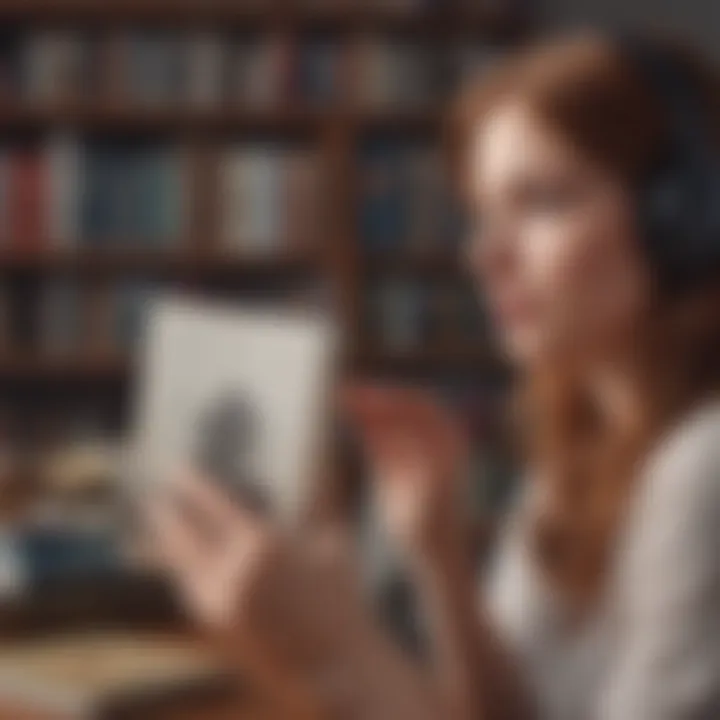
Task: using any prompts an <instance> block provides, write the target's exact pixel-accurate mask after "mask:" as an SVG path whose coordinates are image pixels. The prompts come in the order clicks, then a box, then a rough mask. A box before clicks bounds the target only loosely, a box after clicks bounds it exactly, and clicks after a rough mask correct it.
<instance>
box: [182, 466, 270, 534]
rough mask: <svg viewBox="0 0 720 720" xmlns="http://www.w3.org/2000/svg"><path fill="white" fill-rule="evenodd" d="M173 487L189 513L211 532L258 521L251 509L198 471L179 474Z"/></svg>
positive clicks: (218, 532)
mask: <svg viewBox="0 0 720 720" xmlns="http://www.w3.org/2000/svg"><path fill="white" fill-rule="evenodd" d="M174 491H175V493H176V496H177V498H178V500H179V501H180V502H182V503H183V505H184V506H185V507H186V508H187V510H188V511H189V514H191V515H192V517H193V518H195V520H196V522H198V523H200V524H202V525H203V526H205V528H206V531H207V532H209V533H211V534H214V535H219V536H223V535H226V534H229V532H230V531H238V530H240V529H243V528H248V529H251V528H254V527H256V526H257V525H259V524H260V520H259V519H258V518H257V516H256V515H255V514H254V513H252V512H251V511H250V510H248V509H247V508H245V507H243V506H242V505H241V504H240V503H239V502H237V501H235V500H233V499H232V498H231V497H230V496H229V495H228V494H227V493H225V492H224V491H223V490H222V489H221V488H220V487H219V486H218V485H217V484H216V483H215V482H213V480H212V479H210V478H206V477H203V476H201V475H200V474H198V473H195V472H185V473H183V474H181V476H180V477H179V478H178V481H177V483H176V485H175V487H174Z"/></svg>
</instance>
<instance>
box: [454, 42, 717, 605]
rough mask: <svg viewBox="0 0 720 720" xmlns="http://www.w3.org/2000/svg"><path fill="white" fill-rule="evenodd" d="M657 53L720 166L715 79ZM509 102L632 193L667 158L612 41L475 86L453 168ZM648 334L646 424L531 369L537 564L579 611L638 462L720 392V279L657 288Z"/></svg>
mask: <svg viewBox="0 0 720 720" xmlns="http://www.w3.org/2000/svg"><path fill="white" fill-rule="evenodd" d="M652 42H659V43H660V46H661V49H662V50H663V52H667V53H671V54H672V55H671V56H672V58H673V59H674V60H675V61H676V62H677V63H678V64H680V66H681V67H682V69H683V72H684V73H686V74H687V77H688V78H689V79H690V81H691V82H693V83H695V84H696V86H697V93H698V95H699V97H700V98H701V100H702V103H701V105H702V111H703V112H704V113H706V114H707V118H706V119H707V122H706V123H705V125H706V126H707V127H708V128H709V129H710V132H711V133H712V134H713V135H712V137H711V138H710V142H712V143H715V146H716V147H715V149H716V151H717V152H718V153H719V156H720V73H718V72H717V71H716V70H715V69H714V68H713V67H712V66H711V65H710V64H708V63H706V62H704V61H703V60H701V59H700V58H698V57H697V56H695V55H693V54H691V53H688V52H687V50H686V49H684V48H681V47H680V46H677V45H675V44H668V43H665V42H664V41H662V42H661V41H656V40H652ZM506 98H513V99H515V98H520V99H522V100H523V101H524V102H526V104H527V106H528V107H529V108H530V109H531V110H532V111H533V112H534V113H536V114H537V116H538V117H539V118H540V119H542V121H544V122H545V123H547V124H549V127H551V128H552V129H553V130H555V131H556V132H559V133H560V134H561V135H562V136H563V137H564V138H566V139H567V140H568V141H569V142H571V143H572V144H574V146H575V147H576V148H578V149H580V150H581V151H582V152H583V153H584V154H585V156H586V157H588V158H589V159H591V160H592V161H594V162H596V163H599V164H600V165H601V166H602V167H604V168H606V169H608V170H609V171H610V172H612V173H613V174H614V175H615V176H616V177H617V178H618V180H619V181H620V182H622V183H624V184H626V186H627V187H628V188H632V187H634V186H636V183H638V182H641V179H642V178H643V177H645V176H646V174H647V173H648V171H649V170H650V168H651V167H652V164H653V162H654V161H656V159H657V158H658V156H660V155H661V153H662V152H663V150H664V149H665V148H666V147H667V143H668V133H669V132H670V122H671V118H670V116H669V115H670V113H669V112H668V109H667V108H666V107H664V106H663V102H662V100H660V99H659V98H657V96H656V95H654V94H653V92H652V91H651V90H650V89H649V88H648V87H647V84H646V83H645V82H643V78H642V77H640V76H639V75H638V73H637V69H636V68H633V67H632V65H631V64H630V63H628V62H627V60H626V59H625V58H624V56H623V54H622V53H621V52H620V51H619V50H618V49H617V48H616V47H615V45H614V43H613V41H612V40H611V39H609V38H605V37H603V36H586V35H582V36H576V37H571V38H568V39H566V40H563V41H560V42H553V43H548V44H542V45H539V46H534V47H531V48H529V49H526V50H523V51H521V52H520V53H519V54H517V55H515V56H513V57H511V58H510V59H509V60H507V61H505V62H503V63H502V64H500V66H499V67H497V68H496V69H494V70H491V71H490V73H489V74H488V75H486V76H485V77H484V78H483V79H482V81H480V82H478V83H475V84H474V85H473V86H471V87H469V88H468V89H467V91H466V92H465V93H464V94H463V95H462V97H461V99H460V102H459V103H458V106H457V108H456V112H455V113H454V115H453V120H452V127H451V134H450V137H451V142H452V143H453V148H452V149H453V156H454V159H455V160H456V161H457V162H459V163H460V164H462V163H463V162H467V158H468V157H469V153H467V147H468V141H469V140H470V137H471V134H472V133H473V131H476V129H477V127H478V124H480V123H482V121H483V118H484V116H485V113H487V112H488V111H489V110H490V109H491V108H493V107H496V106H497V104H498V103H501V102H502V101H503V100H504V99H506ZM462 171H463V168H462V167H460V177H463V176H464V175H465V173H463V172H462ZM465 176H466V175H465ZM678 242H682V238H678ZM718 242H720V238H718ZM641 324H642V327H639V328H638V330H637V334H636V338H635V347H634V348H633V358H634V360H635V362H636V364H637V373H636V375H637V378H638V387H637V388H636V391H637V400H638V402H637V405H638V412H639V413H641V414H639V415H638V416H637V418H636V419H635V422H634V423H633V426H632V427H629V428H616V427H613V426H612V425H610V424H608V423H604V422H603V419H602V417H600V416H599V413H598V412H597V408H596V407H594V403H593V401H592V400H591V398H590V397H589V396H588V395H587V393H586V392H585V390H584V388H583V386H582V382H581V381H580V380H577V381H576V380H575V375H574V374H573V373H571V372H569V371H568V368H559V367H557V366H555V367H553V368H549V369H542V368H536V369H534V371H533V372H531V373H529V375H530V377H528V378H525V380H524V382H523V383H522V388H521V392H520V399H521V408H522V411H523V417H524V419H525V420H527V422H526V423H525V428H526V429H527V432H526V433H524V437H525V439H526V441H527V442H526V445H525V447H526V451H527V455H528V461H529V462H530V464H531V466H532V467H533V469H534V470H536V471H537V472H536V474H535V475H534V477H535V478H536V480H534V481H536V482H538V483H540V484H541V485H542V495H543V498H544V499H545V500H546V501H547V503H546V504H544V505H543V507H544V510H543V512H542V513H541V514H539V516H538V517H537V519H536V521H535V523H534V524H533V526H532V527H533V532H532V538H531V540H532V543H533V548H534V552H535V557H536V558H537V560H538V562H539V563H540V565H541V567H542V568H543V570H544V571H545V574H546V575H547V576H548V577H549V578H550V580H551V582H552V583H553V585H554V586H555V587H557V588H558V589H560V590H561V591H562V592H563V594H564V595H565V596H566V597H568V598H570V599H571V600H572V601H573V602H577V603H579V604H580V605H587V604H588V603H590V602H592V601H593V600H596V599H597V598H598V597H599V595H600V592H601V590H602V587H603V583H604V580H605V578H606V576H607V572H608V569H609V565H610V561H611V558H612V553H613V550H614V548H615V546H616V545H617V543H616V540H617V539H618V534H619V532H620V529H621V525H622V520H623V515H624V513H625V511H626V509H627V508H628V506H629V501H630V496H631V493H632V490H633V486H634V482H635V480H636V478H637V477H638V475H639V472H638V468H639V466H640V463H641V462H642V461H643V459H644V458H645V457H646V456H647V455H648V453H649V451H650V448H651V446H652V445H653V444H654V443H656V442H657V441H658V440H659V438H660V436H661V435H662V433H663V431H664V429H665V428H666V427H668V425H670V424H671V422H672V421H673V420H675V419H677V418H678V417H679V416H680V415H681V413H683V412H684V411H686V410H687V409H688V408H689V407H690V406H691V405H692V404H693V403H695V402H697V401H699V400H700V399H702V398H703V397H705V396H707V395H709V394H711V393H713V392H715V391H716V390H717V389H718V387H720V277H717V276H716V278H715V279H714V280H712V281H711V282H710V283H707V284H705V285H703V286H702V287H697V288H694V289H693V290H691V291H687V292H684V293H683V294H672V295H671V294H670V293H668V292H666V291H665V290H664V289H663V288H662V287H661V286H660V284H657V286H656V289H655V297H654V302H653V308H652V312H651V314H650V315H649V316H648V317H647V318H644V319H643V322H642V323H641Z"/></svg>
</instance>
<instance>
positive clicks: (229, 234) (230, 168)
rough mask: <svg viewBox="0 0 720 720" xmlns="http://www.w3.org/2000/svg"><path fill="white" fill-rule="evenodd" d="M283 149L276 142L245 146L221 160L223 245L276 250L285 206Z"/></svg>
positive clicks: (254, 250)
mask: <svg viewBox="0 0 720 720" xmlns="http://www.w3.org/2000/svg"><path fill="white" fill-rule="evenodd" d="M286 178H287V172H286V160H285V151H284V149H283V148H282V147H281V146H279V145H277V144H270V143H267V144H257V145H244V146H240V147H237V148H235V149H232V150H230V151H228V152H227V153H226V155H225V157H224V158H223V160H222V178H221V183H222V187H223V189H222V194H221V197H222V206H221V216H222V219H221V227H222V237H223V243H222V244H223V247H224V248H225V249H231V250H234V251H235V252H240V253H246V254H258V253H268V252H275V251H276V250H277V249H278V247H279V243H281V242H282V240H283V231H284V230H285V221H286V219H287V208H286V205H285V199H286V194H285V181H286Z"/></svg>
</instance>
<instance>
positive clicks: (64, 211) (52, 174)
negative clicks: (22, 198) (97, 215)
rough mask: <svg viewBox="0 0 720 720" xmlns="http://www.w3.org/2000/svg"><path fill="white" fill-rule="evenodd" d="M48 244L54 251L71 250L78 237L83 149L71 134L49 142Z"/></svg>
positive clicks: (82, 189)
mask: <svg viewBox="0 0 720 720" xmlns="http://www.w3.org/2000/svg"><path fill="white" fill-rule="evenodd" d="M46 153H47V157H48V161H47V165H48V174H49V178H48V182H49V190H48V207H47V209H46V211H47V214H48V241H49V244H50V246H51V247H52V248H53V249H54V250H62V251H66V250H69V249H71V248H73V247H74V245H75V243H76V242H77V241H78V238H79V236H80V220H81V214H80V210H81V205H80V203H81V198H82V195H83V192H84V178H83V175H82V166H83V158H82V146H81V145H80V144H79V142H78V141H77V139H76V138H74V137H73V136H72V135H64V134H56V135H54V136H53V137H52V138H51V139H50V140H49V142H48V145H47V148H46Z"/></svg>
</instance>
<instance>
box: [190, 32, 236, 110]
mask: <svg viewBox="0 0 720 720" xmlns="http://www.w3.org/2000/svg"><path fill="white" fill-rule="evenodd" d="M188 55H189V57H188V75H187V94H186V96H187V99H188V102H189V104H190V106H191V107H193V108H196V109H208V108H211V107H215V106H217V105H218V104H219V103H221V102H222V100H223V99H224V94H225V88H224V79H225V63H226V61H227V47H226V43H225V42H223V38H221V37H218V36H217V35H215V34H212V33H209V32H202V33H198V34H197V35H194V36H193V37H191V38H190V40H189V48H188Z"/></svg>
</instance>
